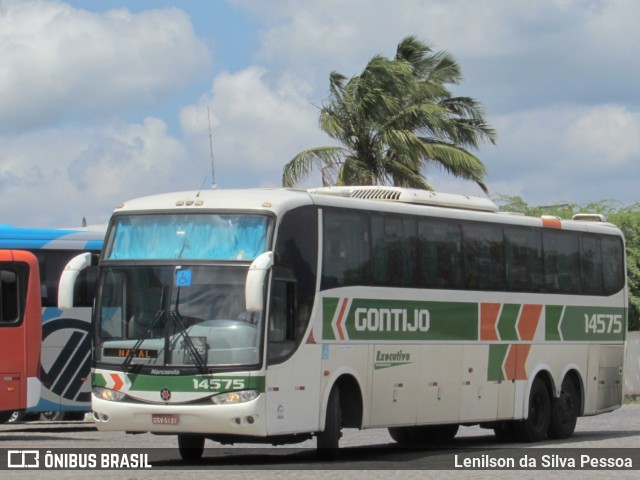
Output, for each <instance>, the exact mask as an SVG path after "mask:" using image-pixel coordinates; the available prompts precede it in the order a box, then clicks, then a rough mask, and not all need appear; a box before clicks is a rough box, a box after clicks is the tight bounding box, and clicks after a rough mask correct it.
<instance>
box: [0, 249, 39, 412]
mask: <svg viewBox="0 0 640 480" xmlns="http://www.w3.org/2000/svg"><path fill="white" fill-rule="evenodd" d="M0 261H3V262H10V263H14V264H15V263H18V262H21V263H26V264H27V266H28V267H29V277H28V279H27V285H26V290H27V291H26V300H25V309H24V312H22V319H21V321H20V322H19V323H18V324H15V326H14V325H5V326H3V327H2V329H0V335H2V337H1V344H0V349H1V354H2V363H1V365H0V369H1V370H0V388H1V391H2V392H3V395H2V399H1V400H0V411H11V410H22V409H25V408H26V407H28V406H30V405H33V404H35V403H36V402H37V399H38V397H39V394H40V391H39V385H40V383H39V381H38V367H39V364H40V342H41V316H40V311H41V300H40V270H39V268H38V262H37V260H36V258H35V257H34V256H33V255H32V254H30V253H29V252H24V251H18V250H13V251H5V250H2V251H0ZM18 285H20V283H19V284H18ZM12 300H13V299H12ZM14 308H15V311H16V312H17V311H18V308H17V306H14Z"/></svg>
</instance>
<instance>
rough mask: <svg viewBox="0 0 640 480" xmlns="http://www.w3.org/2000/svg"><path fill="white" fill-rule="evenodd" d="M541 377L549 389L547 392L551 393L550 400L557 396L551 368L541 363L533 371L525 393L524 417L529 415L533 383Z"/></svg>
mask: <svg viewBox="0 0 640 480" xmlns="http://www.w3.org/2000/svg"><path fill="white" fill-rule="evenodd" d="M538 378H539V379H540V380H541V381H542V382H543V383H544V385H545V387H546V389H547V393H548V395H549V401H551V399H552V397H553V396H555V393H554V392H555V391H556V387H555V385H556V383H555V381H554V379H553V375H551V372H550V369H549V366H548V365H540V366H539V367H538V368H537V369H536V370H535V371H533V372H532V374H531V376H530V377H529V382H528V384H527V389H526V392H525V395H524V409H523V413H524V417H523V418H525V419H526V418H527V417H528V413H529V399H530V397H531V388H532V387H533V383H534V382H535V381H536V379H538Z"/></svg>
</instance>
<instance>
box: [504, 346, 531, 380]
mask: <svg viewBox="0 0 640 480" xmlns="http://www.w3.org/2000/svg"><path fill="white" fill-rule="evenodd" d="M530 350H531V345H530V344H517V345H516V344H512V345H509V351H508V352H507V357H506V358H505V361H504V367H503V369H504V374H505V378H506V379H507V380H526V379H527V371H526V369H525V364H526V363H527V358H528V357H529V351H530Z"/></svg>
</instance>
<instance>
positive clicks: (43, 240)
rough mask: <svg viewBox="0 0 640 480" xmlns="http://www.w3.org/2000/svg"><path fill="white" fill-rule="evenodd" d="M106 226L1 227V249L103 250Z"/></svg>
mask: <svg viewBox="0 0 640 480" xmlns="http://www.w3.org/2000/svg"><path fill="white" fill-rule="evenodd" d="M105 232H106V226H104V225H103V226H96V227H90V228H77V229H70V228H65V229H56V228H31V227H14V226H12V225H0V248H13V249H20V248H22V249H52V250H56V249H57V250H101V249H102V243H103V242H104V235H105Z"/></svg>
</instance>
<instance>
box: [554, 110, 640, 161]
mask: <svg viewBox="0 0 640 480" xmlns="http://www.w3.org/2000/svg"><path fill="white" fill-rule="evenodd" d="M564 140H565V142H564V144H565V145H566V148H567V149H568V150H571V151H573V152H575V153H576V154H579V155H580V156H581V158H582V159H583V161H584V163H585V164H587V165H592V166H594V167H597V166H600V165H602V164H603V163H604V164H605V165H606V166H607V167H608V168H618V167H621V166H628V167H631V168H632V167H633V166H634V165H633V163H635V162H637V160H638V159H639V158H640V113H633V112H629V111H628V110H627V109H625V108H624V107H622V106H620V105H600V106H596V107H593V108H590V109H588V110H587V111H586V112H584V113H583V115H581V116H580V117H579V118H577V119H576V120H575V121H574V122H572V124H571V125H569V126H568V128H567V132H566V135H565V137H564Z"/></svg>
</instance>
